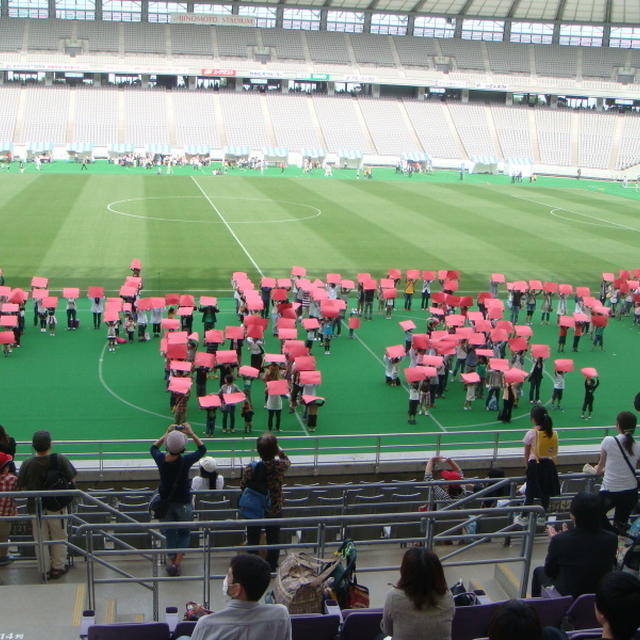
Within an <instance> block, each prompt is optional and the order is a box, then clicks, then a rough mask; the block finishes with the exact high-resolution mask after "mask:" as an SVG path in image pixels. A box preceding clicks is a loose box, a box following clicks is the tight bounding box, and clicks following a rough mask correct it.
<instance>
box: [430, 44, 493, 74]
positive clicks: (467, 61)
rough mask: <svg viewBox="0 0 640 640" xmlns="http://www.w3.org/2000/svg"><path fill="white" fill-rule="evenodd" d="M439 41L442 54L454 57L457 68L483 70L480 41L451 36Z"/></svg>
mask: <svg viewBox="0 0 640 640" xmlns="http://www.w3.org/2000/svg"><path fill="white" fill-rule="evenodd" d="M439 42H440V49H442V55H444V56H449V57H450V58H455V61H456V67H457V68H458V69H475V70H477V71H484V70H485V65H484V55H483V52H482V45H483V43H482V42H475V41H473V40H454V39H453V38H443V39H442V40H440V41H439Z"/></svg>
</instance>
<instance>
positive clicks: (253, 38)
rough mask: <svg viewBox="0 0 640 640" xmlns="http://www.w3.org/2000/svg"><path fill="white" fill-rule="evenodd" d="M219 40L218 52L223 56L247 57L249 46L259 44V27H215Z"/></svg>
mask: <svg viewBox="0 0 640 640" xmlns="http://www.w3.org/2000/svg"><path fill="white" fill-rule="evenodd" d="M214 31H215V34H216V39H217V41H218V52H219V53H220V56H221V57H223V58H246V57H247V56H248V55H249V51H248V48H249V47H255V46H257V45H258V29H252V28H246V29H234V28H233V27H214Z"/></svg>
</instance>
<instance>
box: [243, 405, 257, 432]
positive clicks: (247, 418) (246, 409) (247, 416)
mask: <svg viewBox="0 0 640 640" xmlns="http://www.w3.org/2000/svg"><path fill="white" fill-rule="evenodd" d="M253 413H254V412H253V409H252V408H251V402H249V400H248V399H245V401H244V402H243V403H242V409H241V411H240V415H241V416H242V419H243V420H244V432H245V433H251V422H252V420H253Z"/></svg>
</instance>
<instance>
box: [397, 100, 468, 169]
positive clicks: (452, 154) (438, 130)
mask: <svg viewBox="0 0 640 640" xmlns="http://www.w3.org/2000/svg"><path fill="white" fill-rule="evenodd" d="M403 103H404V107H405V109H406V110H407V113H408V114H409V119H410V120H411V124H412V125H413V128H414V130H415V132H416V135H417V136H418V140H419V141H420V144H421V145H422V148H423V149H424V150H425V151H426V152H427V153H428V154H429V155H430V156H432V157H437V158H458V157H459V156H460V150H459V148H458V145H457V144H456V143H455V140H454V139H453V136H452V135H451V132H450V130H449V124H448V122H447V120H446V118H445V115H444V109H445V108H446V106H445V105H443V104H441V103H438V102H434V103H432V102H415V101H413V100H404V101H403Z"/></svg>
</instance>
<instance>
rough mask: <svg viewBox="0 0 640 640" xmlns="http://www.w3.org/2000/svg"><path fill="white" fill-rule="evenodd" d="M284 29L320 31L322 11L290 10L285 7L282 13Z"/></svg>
mask: <svg viewBox="0 0 640 640" xmlns="http://www.w3.org/2000/svg"><path fill="white" fill-rule="evenodd" d="M282 27H283V28H284V29H303V30H304V31H318V30H319V29H320V9H289V8H287V7H285V8H284V10H283V12H282Z"/></svg>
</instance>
